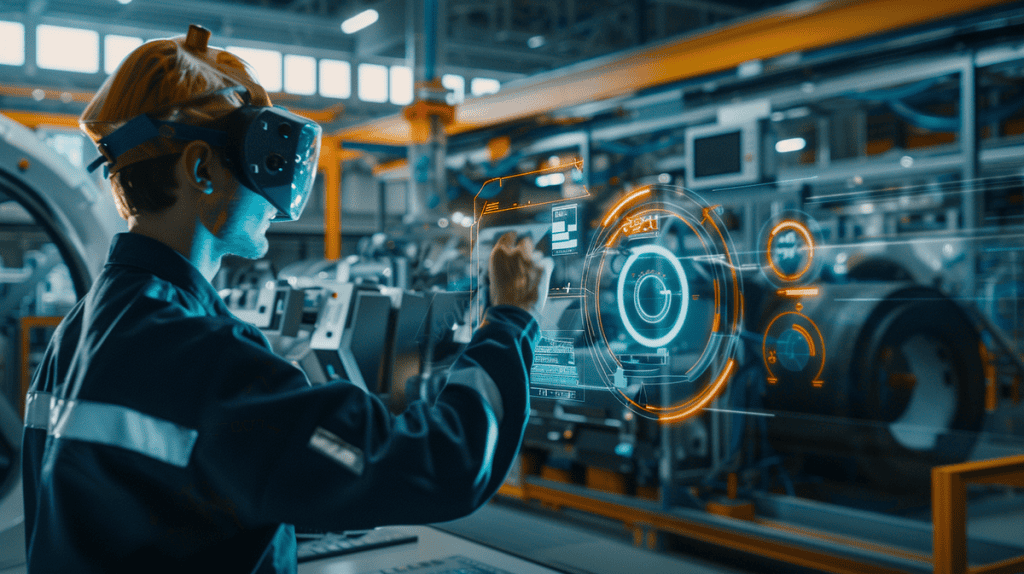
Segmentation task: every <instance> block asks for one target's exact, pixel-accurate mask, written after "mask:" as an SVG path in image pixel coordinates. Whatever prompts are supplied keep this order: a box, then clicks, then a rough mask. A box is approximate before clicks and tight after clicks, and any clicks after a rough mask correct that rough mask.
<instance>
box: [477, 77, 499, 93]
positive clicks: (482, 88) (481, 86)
mask: <svg viewBox="0 0 1024 574" xmlns="http://www.w3.org/2000/svg"><path fill="white" fill-rule="evenodd" d="M500 89H501V82H499V81H498V80H495V79H493V78H473V81H471V82H470V83H469V91H470V93H471V94H473V96H486V95H487V94H497V93H498V90H500Z"/></svg>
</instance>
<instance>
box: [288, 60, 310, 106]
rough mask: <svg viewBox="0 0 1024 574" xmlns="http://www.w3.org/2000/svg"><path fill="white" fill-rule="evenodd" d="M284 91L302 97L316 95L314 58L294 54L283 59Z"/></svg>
mask: <svg viewBox="0 0 1024 574" xmlns="http://www.w3.org/2000/svg"><path fill="white" fill-rule="evenodd" d="M284 91H286V92H288V93H289V94H299V95H302V96H312V95H313V94H315V93H316V58H313V57H311V56H296V55H295V54H288V55H287V56H285V57H284Z"/></svg>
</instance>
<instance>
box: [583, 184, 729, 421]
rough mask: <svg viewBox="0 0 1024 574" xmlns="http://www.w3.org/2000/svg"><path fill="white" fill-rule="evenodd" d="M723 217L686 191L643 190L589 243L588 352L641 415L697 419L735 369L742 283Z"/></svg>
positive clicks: (616, 209) (616, 208)
mask: <svg viewBox="0 0 1024 574" xmlns="http://www.w3.org/2000/svg"><path fill="white" fill-rule="evenodd" d="M720 216H721V208H720V207H719V206H714V205H709V204H708V203H707V202H705V201H704V200H703V199H702V198H701V197H700V196H698V195H696V194H694V193H692V192H689V191H687V190H685V189H683V188H680V187H674V186H669V185H660V184H659V185H653V186H649V187H643V188H640V189H637V190H634V191H633V192H631V193H629V194H627V195H626V196H625V197H623V198H622V199H621V200H620V201H619V202H618V203H616V204H615V205H613V206H612V208H611V209H609V210H608V212H606V213H605V215H604V217H603V219H602V220H601V226H600V228H599V229H598V231H597V233H595V234H594V236H593V238H592V241H591V243H590V248H589V249H588V251H587V257H586V259H585V260H584V271H583V280H584V281H583V282H584V285H583V292H584V293H585V296H584V306H583V312H584V314H583V320H584V335H585V337H586V340H587V348H588V351H589V352H590V354H591V356H592V358H593V365H594V366H595V367H596V371H597V373H598V375H599V376H600V379H601V380H602V382H603V383H604V384H605V385H606V386H607V387H608V389H609V391H611V393H612V395H613V396H615V397H616V398H617V399H619V401H620V402H621V403H622V404H623V405H625V406H626V407H627V408H628V409H629V410H631V411H633V412H635V413H637V414H639V415H641V416H644V417H647V418H653V419H657V420H660V421H682V420H685V419H687V418H689V417H691V416H694V415H696V414H698V413H700V412H701V410H703V409H704V407H706V406H707V405H708V404H709V403H710V402H711V401H713V400H714V399H715V397H716V396H718V395H719V393H721V392H722V390H724V389H725V386H726V384H727V383H728V381H729V378H730V376H731V375H732V373H733V371H734V369H735V367H736V361H735V359H734V358H733V353H734V351H735V347H736V341H737V340H738V339H739V333H740V324H741V320H742V308H743V303H742V298H741V278H740V276H739V274H738V273H737V268H738V263H737V262H736V261H735V255H734V253H735V249H733V248H732V242H731V240H730V239H729V236H728V233H727V232H726V228H725V225H724V223H723V222H722V220H721V219H720Z"/></svg>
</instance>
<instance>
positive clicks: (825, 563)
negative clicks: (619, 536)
mask: <svg viewBox="0 0 1024 574" xmlns="http://www.w3.org/2000/svg"><path fill="white" fill-rule="evenodd" d="M498 494H501V495H503V496H510V497H515V498H518V499H520V500H537V501H539V502H541V504H544V505H550V506H555V507H559V508H571V509H574V510H580V511H583V512H588V513H591V514H594V515H597V516H604V517H606V518H610V519H612V520H616V521H618V522H621V523H623V524H624V525H625V526H626V528H627V529H629V530H631V531H633V532H634V534H635V533H636V532H638V531H641V532H642V531H644V530H646V531H648V532H651V531H654V532H668V533H672V534H676V535H679V536H685V537H688V538H692V539H697V540H701V541H703V542H708V543H711V544H716V545H718V546H724V547H726V548H730V549H733V550H739V551H741V552H747V553H750V554H753V555H756V556H763V557H765V558H770V559H773V560H779V561H781V562H786V563H789V564H795V565H797V566H803V567H805V568H813V569H816V570H824V571H826V572H834V573H836V574H898V573H899V574H902V573H903V571H902V570H897V569H895V568H886V567H883V566H878V565H875V564H871V563H867V562H860V561H857V560H854V559H851V558H846V557H843V556H836V555H834V554H830V553H828V552H823V551H820V550H814V549H811V548H805V547H802V546H796V545H793V544H787V543H783V542H775V541H772V540H767V539H765V538H763V537H760V536H756V535H753V534H746V533H743V532H736V531H733V530H729V529H726V528H722V527H719V526H712V525H708V524H704V523H701V522H696V521H692V520H687V519H685V518H681V517H680V516H678V515H675V514H670V513H662V512H655V511H651V510H646V509H643V508H638V507H636V506H634V505H631V504H626V503H625V502H623V503H619V502H613V501H608V500H597V499H594V498H591V497H589V496H586V495H582V494H576V493H571V492H566V491H563V490H557V489H554V488H548V487H545V486H540V485H536V484H524V485H523V486H522V487H521V488H510V487H507V486H502V487H501V489H500V490H499V491H498ZM634 542H635V543H636V544H637V545H641V544H643V538H642V537H639V539H638V537H634ZM880 550H884V548H880Z"/></svg>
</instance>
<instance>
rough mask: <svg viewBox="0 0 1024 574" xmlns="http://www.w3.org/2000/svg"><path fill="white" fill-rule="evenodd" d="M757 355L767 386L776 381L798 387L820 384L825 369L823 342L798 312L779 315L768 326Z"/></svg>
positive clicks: (815, 330)
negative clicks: (765, 370)
mask: <svg viewBox="0 0 1024 574" xmlns="http://www.w3.org/2000/svg"><path fill="white" fill-rule="evenodd" d="M761 353H762V355H763V356H764V366H765V368H766V369H767V370H768V382H769V383H770V384H775V383H776V382H778V380H779V378H780V377H785V378H786V379H787V380H788V381H789V382H793V383H797V384H798V385H800V384H807V383H810V385H811V386H814V387H820V386H822V385H823V384H824V383H823V382H822V381H821V379H820V377H821V372H822V370H823V369H824V368H825V340H824V339H823V338H822V336H821V331H820V330H819V329H818V326H817V325H816V324H815V323H814V321H812V320H811V318H810V317H808V316H807V315H804V314H803V313H800V312H799V311H786V312H785V313H780V314H779V315H777V316H775V318H773V319H772V320H771V322H770V323H768V328H767V329H765V331H764V340H763V341H762V343H761Z"/></svg>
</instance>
